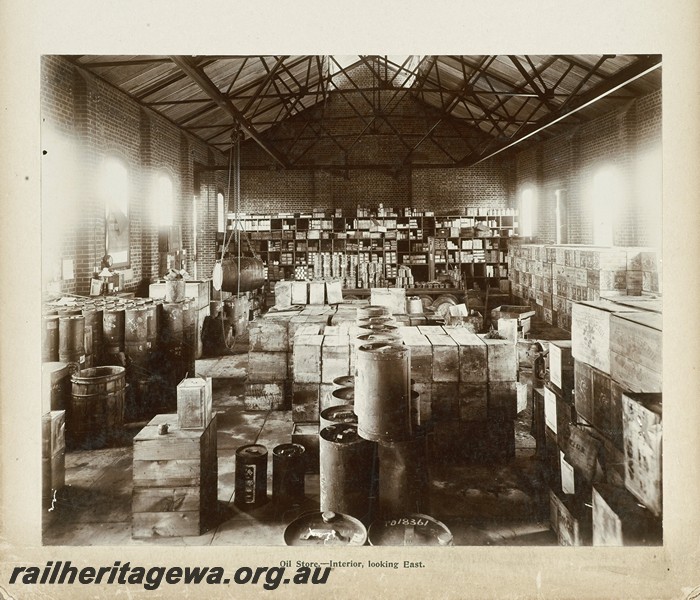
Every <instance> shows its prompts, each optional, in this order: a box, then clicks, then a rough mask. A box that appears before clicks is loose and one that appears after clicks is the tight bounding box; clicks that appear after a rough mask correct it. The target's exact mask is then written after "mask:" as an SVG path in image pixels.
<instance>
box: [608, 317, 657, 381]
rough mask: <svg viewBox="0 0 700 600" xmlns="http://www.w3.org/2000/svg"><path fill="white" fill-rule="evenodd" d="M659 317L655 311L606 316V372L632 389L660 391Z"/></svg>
mask: <svg viewBox="0 0 700 600" xmlns="http://www.w3.org/2000/svg"><path fill="white" fill-rule="evenodd" d="M661 325H662V317H661V315H660V314H658V313H655V312H644V313H631V314H616V315H613V316H612V317H611V319H610V362H611V364H610V374H611V375H612V377H613V379H615V381H617V382H619V383H620V384H622V385H623V386H625V387H627V388H628V389H629V390H631V391H633V392H645V393H646V392H659V393H660V392H661V391H662V389H661V384H662V367H663V356H662V341H663V340H662V328H661Z"/></svg>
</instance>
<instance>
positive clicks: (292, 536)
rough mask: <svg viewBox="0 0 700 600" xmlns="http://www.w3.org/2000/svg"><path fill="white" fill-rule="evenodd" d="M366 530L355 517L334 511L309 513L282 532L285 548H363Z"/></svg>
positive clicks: (365, 540)
mask: <svg viewBox="0 0 700 600" xmlns="http://www.w3.org/2000/svg"><path fill="white" fill-rule="evenodd" d="M366 542H367V529H366V528H365V526H364V525H363V524H362V523H361V522H360V521H359V520H358V519H356V518H355V517H351V516H350V515H344V514H342V513H337V512H334V511H330V510H327V511H324V512H309V513H305V514H303V515H301V516H299V517H297V518H296V519H294V520H293V521H292V522H291V523H290V524H289V525H287V528H286V529H285V530H284V543H285V544H287V546H364V545H365V543H366Z"/></svg>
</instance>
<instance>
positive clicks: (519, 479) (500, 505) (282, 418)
mask: <svg viewBox="0 0 700 600" xmlns="http://www.w3.org/2000/svg"><path fill="white" fill-rule="evenodd" d="M246 367H247V354H245V353H239V354H232V355H230V356H225V357H221V358H214V359H206V360H200V361H197V373H198V374H199V375H203V376H207V375H208V376H211V377H213V402H214V409H215V410H216V412H217V415H218V416H217V420H218V433H217V436H218V437H217V440H218V469H219V474H218V475H219V476H218V502H219V515H218V519H217V521H216V525H215V526H213V527H212V529H210V530H209V531H207V533H205V534H204V535H200V536H194V537H173V538H164V537H162V538H151V539H147V540H143V539H132V537H131V492H132V454H133V452H132V443H131V439H132V438H133V436H134V435H136V433H138V431H139V430H140V429H141V428H142V427H143V425H145V423H133V424H129V425H128V426H127V427H126V428H125V432H124V439H123V441H122V443H121V444H119V445H117V446H115V447H110V448H106V449H101V450H90V451H73V452H68V453H67V454H66V487H65V488H64V490H63V492H62V493H61V495H60V496H59V499H58V502H57V503H56V506H55V510H53V511H52V512H50V513H47V514H46V519H45V526H44V537H43V543H44V545H66V546H107V545H131V544H147V545H149V544H159V545H195V546H208V545H213V546H216V545H223V546H226V545H241V546H244V545H253V546H278V545H284V541H283V532H284V529H285V526H286V524H287V523H289V522H290V521H291V519H293V518H294V517H296V516H297V515H299V514H301V513H303V512H306V511H308V510H317V509H318V503H319V478H318V475H317V474H307V475H306V501H305V503H304V505H302V506H298V507H294V508H292V509H289V510H286V512H284V513H281V514H280V513H278V511H276V509H275V506H274V504H273V503H272V502H268V503H267V504H265V505H263V506H261V507H259V508H257V509H254V510H248V511H241V510H239V509H238V508H237V507H235V506H234V504H233V492H234V465H235V450H236V448H238V447H239V446H242V445H244V444H250V443H259V444H264V445H265V446H266V447H267V448H268V452H269V460H270V466H269V468H268V494H270V493H271V490H272V482H271V479H272V467H271V459H272V456H271V454H272V452H271V449H272V448H273V447H274V446H276V445H278V444H281V443H287V442H289V441H290V435H291V430H292V415H291V411H272V412H265V411H260V412H246V411H244V410H243V392H244V383H243V382H244V378H245V373H246ZM530 419H531V413H530V409H529V408H528V410H527V411H525V412H523V413H521V415H520V416H519V418H518V421H517V422H516V456H515V458H514V459H513V460H511V461H510V462H508V463H507V464H490V465H478V464H469V465H466V464H447V463H445V462H440V461H433V464H432V465H431V468H430V475H431V490H430V494H431V495H430V505H431V507H432V516H434V517H435V518H437V519H439V520H441V521H442V522H444V523H445V524H446V525H447V526H448V527H449V528H450V530H451V531H452V533H453V536H454V543H455V545H486V546H488V545H555V544H556V538H555V536H554V534H553V533H552V532H551V530H550V529H549V515H548V506H549V501H548V497H547V495H546V489H545V488H544V486H543V484H542V482H541V479H540V477H539V476H538V471H537V464H536V461H535V459H534V440H533V438H532V437H531V436H530V434H529V431H530Z"/></svg>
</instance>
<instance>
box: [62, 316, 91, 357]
mask: <svg viewBox="0 0 700 600" xmlns="http://www.w3.org/2000/svg"><path fill="white" fill-rule="evenodd" d="M58 360H59V361H60V362H63V363H68V364H69V365H71V368H72V369H73V370H80V368H81V367H82V366H83V365H84V363H85V317H83V316H82V315H70V316H65V317H61V316H59V317H58Z"/></svg>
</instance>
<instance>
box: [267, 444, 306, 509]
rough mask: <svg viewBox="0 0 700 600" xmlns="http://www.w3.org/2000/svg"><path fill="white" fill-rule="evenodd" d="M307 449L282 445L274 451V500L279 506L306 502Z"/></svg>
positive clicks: (299, 445)
mask: <svg viewBox="0 0 700 600" xmlns="http://www.w3.org/2000/svg"><path fill="white" fill-rule="evenodd" d="M305 473H306V449H305V448H304V446H302V445H301V444H280V445H279V446H275V447H274V448H273V449H272V499H273V500H274V501H275V503H276V504H277V505H278V506H282V505H287V506H288V505H291V504H299V503H300V502H302V501H303V500H304V476H305Z"/></svg>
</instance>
